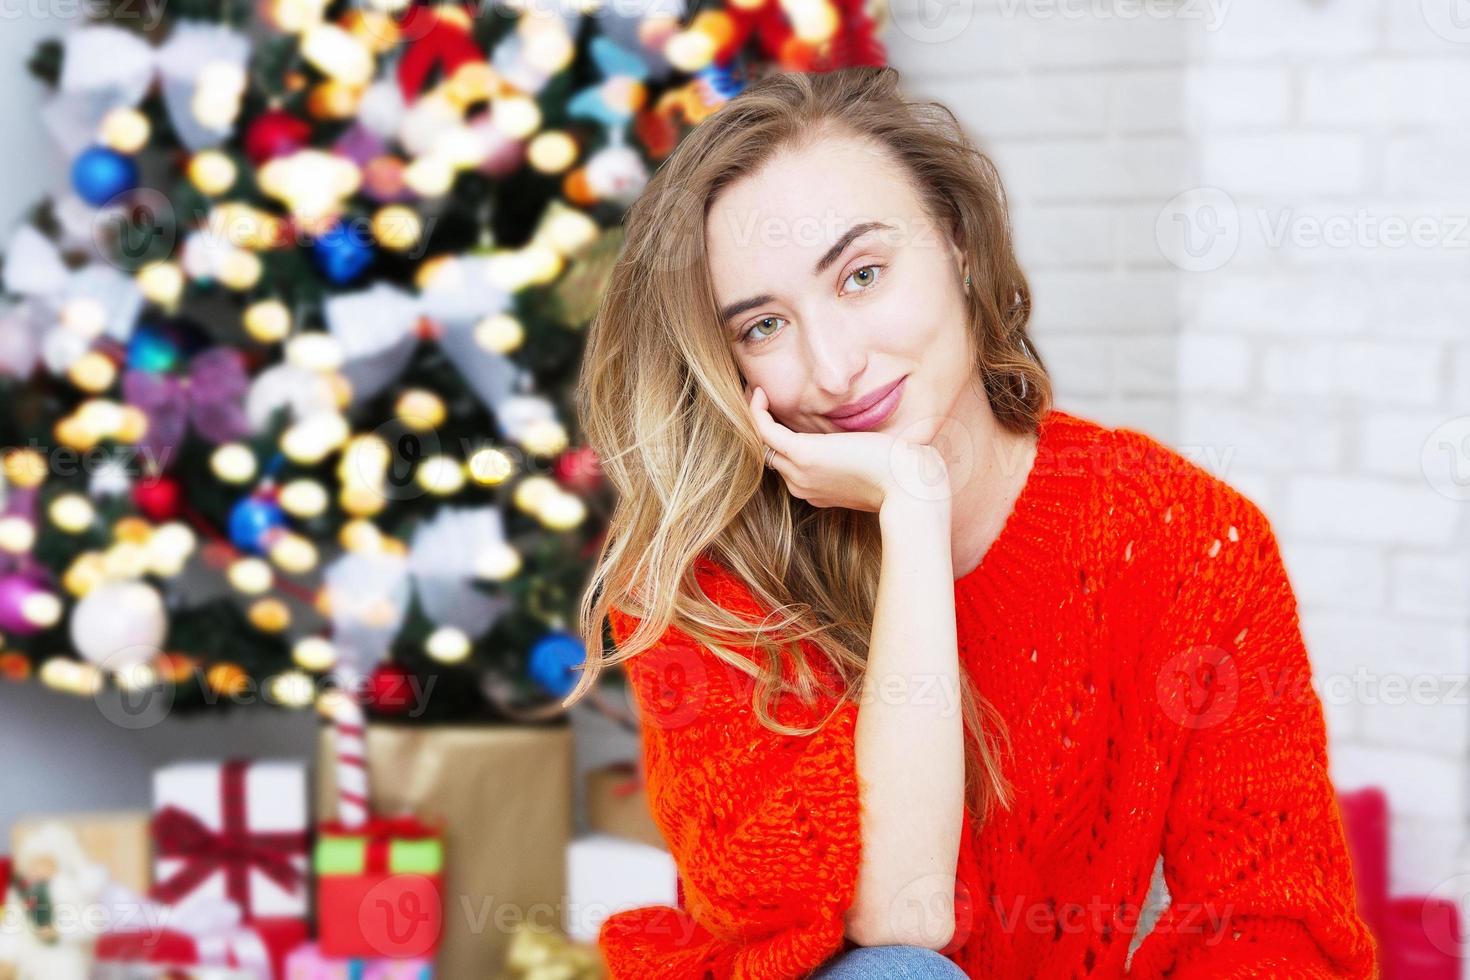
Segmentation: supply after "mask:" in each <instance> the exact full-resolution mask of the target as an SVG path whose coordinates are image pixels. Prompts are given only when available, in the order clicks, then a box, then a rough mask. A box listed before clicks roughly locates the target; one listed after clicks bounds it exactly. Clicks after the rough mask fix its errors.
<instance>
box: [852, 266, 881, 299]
mask: <svg viewBox="0 0 1470 980" xmlns="http://www.w3.org/2000/svg"><path fill="white" fill-rule="evenodd" d="M882 268H883V267H882V266H881V265H865V266H863V267H862V268H861V269H854V270H853V273H852V275H850V276H848V277H847V282H852V281H853V280H857V283H858V291H859V292H861V291H863V290H865V289H871V288H873V283H875V282H877V281H878V270H880V269H882ZM864 273H866V275H864Z"/></svg>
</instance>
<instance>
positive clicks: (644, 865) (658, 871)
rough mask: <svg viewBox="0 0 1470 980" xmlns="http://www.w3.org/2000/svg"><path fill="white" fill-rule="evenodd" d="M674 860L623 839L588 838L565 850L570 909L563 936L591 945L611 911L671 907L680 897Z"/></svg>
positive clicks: (659, 850) (662, 851)
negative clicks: (649, 906)
mask: <svg viewBox="0 0 1470 980" xmlns="http://www.w3.org/2000/svg"><path fill="white" fill-rule="evenodd" d="M677 874H678V872H677V869H676V867H675V865H674V856H673V855H672V854H670V853H669V852H668V851H666V850H664V849H663V848H661V847H650V846H649V845H647V844H643V843H640V842H638V841H633V840H628V839H627V838H625V837H613V836H611V835H609V834H588V835H587V836H585V837H578V838H577V839H576V840H574V841H572V843H571V846H570V847H569V848H568V849H567V893H568V896H569V898H570V902H569V903H568V905H569V908H570V909H571V910H572V912H573V913H574V914H573V915H570V916H568V919H569V921H568V922H567V925H566V931H567V934H568V935H569V936H571V938H572V939H574V940H577V941H579V942H584V943H595V942H596V941H597V933H598V930H599V929H601V928H602V922H603V920H604V919H606V918H607V917H608V916H609V915H612V914H613V913H614V912H621V911H623V910H624V909H633V908H638V907H640V906H644V905H674V904H676V903H677V899H678V895H677V888H676V878H677Z"/></svg>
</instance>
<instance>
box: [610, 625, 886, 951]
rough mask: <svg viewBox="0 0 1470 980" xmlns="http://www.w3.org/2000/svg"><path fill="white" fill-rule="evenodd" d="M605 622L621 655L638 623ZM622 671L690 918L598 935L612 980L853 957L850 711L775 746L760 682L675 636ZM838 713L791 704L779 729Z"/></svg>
mask: <svg viewBox="0 0 1470 980" xmlns="http://www.w3.org/2000/svg"><path fill="white" fill-rule="evenodd" d="M610 618H611V622H612V627H613V635H614V640H615V641H616V642H618V643H621V642H622V639H623V638H625V637H626V636H627V635H628V634H629V633H631V632H632V629H633V626H634V624H635V623H636V620H634V619H633V618H632V617H630V616H627V615H625V614H623V613H622V612H621V611H617V610H615V611H614V612H613V613H612V614H611V617H610ZM736 652H737V653H743V651H740V650H739V649H737V650H736ZM745 655H747V656H749V654H745ZM624 669H625V671H626V673H627V677H628V683H629V687H630V691H631V694H632V696H633V698H634V699H635V702H636V704H637V706H638V709H639V713H640V722H641V725H642V741H643V761H644V769H645V773H646V785H647V789H648V798H649V808H650V811H651V813H652V816H653V818H654V821H655V823H656V824H657V826H658V827H659V829H660V831H661V832H662V834H663V837H664V840H665V842H666V843H667V844H668V846H669V849H670V851H671V852H672V854H673V857H674V861H675V864H676V866H677V868H678V872H679V877H680V883H681V891H682V899H681V900H682V903H683V908H679V909H675V908H670V907H667V906H649V907H644V908H639V909H634V910H631V911H626V912H622V913H617V914H614V915H612V916H610V917H609V918H608V919H607V920H605V922H604V924H603V926H602V929H601V931H600V934H599V937H598V941H599V944H600V946H601V948H602V951H603V954H604V958H605V960H606V962H607V965H608V969H609V976H610V980H620V978H633V977H637V978H640V980H641V978H653V977H658V978H665V980H684V978H688V980H705V978H714V980H722V978H726V977H729V978H733V980H777V978H781V980H792V978H795V977H799V976H803V975H805V974H806V973H807V972H809V971H810V970H812V969H814V968H815V967H817V966H818V965H820V964H821V963H822V962H823V961H825V960H827V959H828V958H830V957H831V956H832V955H833V954H835V953H837V952H838V951H840V950H842V949H844V948H845V947H846V940H845V937H844V932H845V924H844V920H843V916H844V913H845V911H846V910H847V909H848V908H849V907H850V906H851V904H852V902H853V899H854V895H855V891H856V886H857V872H858V858H859V846H860V841H859V824H858V812H859V801H858V784H857V776H856V768H855V759H854V753H853V733H854V722H855V719H856V713H857V706H856V705H854V704H852V703H851V702H843V703H842V705H841V706H840V708H838V710H837V711H836V713H835V714H832V716H831V717H830V718H829V719H828V720H827V722H826V723H825V725H824V726H823V727H822V728H821V729H820V730H819V731H817V732H816V733H815V734H812V735H810V736H797V735H785V734H782V733H779V732H776V731H772V730H770V729H768V728H766V727H765V726H764V725H762V724H761V722H760V721H759V719H758V718H757V717H756V715H755V709H754V706H753V704H752V703H751V692H752V690H753V685H754V680H753V678H750V677H749V676H748V675H746V674H745V673H743V672H742V671H740V670H739V669H738V668H737V667H734V666H732V665H729V664H727V663H726V662H725V661H723V660H721V659H720V658H718V657H717V656H715V655H714V654H713V653H712V652H711V651H709V650H707V649H705V648H704V647H702V646H701V645H699V644H697V643H696V642H695V641H694V640H693V639H692V638H691V637H689V636H688V635H687V634H686V633H684V632H683V631H681V630H679V629H678V628H676V627H670V628H669V629H668V630H667V631H665V633H664V634H663V635H662V636H661V637H660V639H659V641H658V643H657V644H656V645H655V646H653V647H651V648H649V649H647V650H645V651H643V652H641V653H639V654H637V655H636V656H634V657H632V658H631V659H629V660H627V661H625V662H624ZM834 704H835V701H833V700H831V699H823V700H820V701H816V702H813V703H812V705H810V706H808V705H803V704H802V703H801V702H800V701H798V700H797V699H795V698H794V697H785V698H782V699H781V702H780V703H779V705H778V710H777V711H776V712H775V714H776V717H777V718H778V719H780V720H781V721H783V722H785V723H787V724H799V725H802V726H803V727H807V726H809V725H810V724H813V723H815V722H817V721H820V720H821V719H822V718H823V717H826V715H827V713H828V712H829V711H831V710H832V707H833V705H834Z"/></svg>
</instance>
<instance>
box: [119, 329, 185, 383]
mask: <svg viewBox="0 0 1470 980" xmlns="http://www.w3.org/2000/svg"><path fill="white" fill-rule="evenodd" d="M182 355H183V349H182V344H181V343H180V338H179V336H178V332H177V331H175V330H170V329H169V328H168V327H167V326H165V325H163V324H159V323H153V322H150V321H146V320H145V321H144V322H142V323H139V324H138V325H137V326H136V327H134V328H133V334H132V336H131V337H129V338H128V367H129V368H130V369H131V370H134V371H147V372H148V373H150V374H162V373H164V372H167V371H172V370H173V369H174V368H176V367H178V364H179V359H180V357H181V356H182Z"/></svg>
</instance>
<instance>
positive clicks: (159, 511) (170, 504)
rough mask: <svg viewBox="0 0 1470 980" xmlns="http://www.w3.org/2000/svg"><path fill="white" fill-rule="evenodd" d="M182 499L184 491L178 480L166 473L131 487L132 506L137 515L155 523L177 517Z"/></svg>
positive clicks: (146, 478) (145, 479)
mask: <svg viewBox="0 0 1470 980" xmlns="http://www.w3.org/2000/svg"><path fill="white" fill-rule="evenodd" d="M183 499H184V491H183V488H181V487H180V486H179V481H178V479H177V478H175V477H173V476H170V475H168V474H166V473H165V474H161V475H159V476H153V477H144V478H143V479H142V480H139V481H138V482H137V483H135V484H134V485H133V504H134V505H135V506H137V508H138V513H140V514H142V515H143V516H144V517H146V518H148V519H149V520H150V521H154V522H156V523H161V522H163V521H171V520H173V519H174V518H175V517H178V516H179V506H180V504H181V503H182V502H183Z"/></svg>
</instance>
